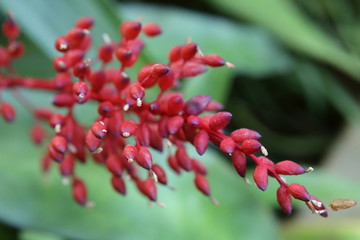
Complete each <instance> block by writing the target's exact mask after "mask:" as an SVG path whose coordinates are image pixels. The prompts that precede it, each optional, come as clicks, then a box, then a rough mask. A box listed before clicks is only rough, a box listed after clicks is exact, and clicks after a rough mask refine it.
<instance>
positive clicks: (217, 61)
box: [202, 54, 225, 67]
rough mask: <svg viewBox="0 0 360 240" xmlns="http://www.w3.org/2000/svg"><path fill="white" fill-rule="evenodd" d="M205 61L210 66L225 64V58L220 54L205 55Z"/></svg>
mask: <svg viewBox="0 0 360 240" xmlns="http://www.w3.org/2000/svg"><path fill="white" fill-rule="evenodd" d="M202 59H203V60H204V63H205V64H206V65H208V66H210V67H220V66H224V65H225V60H224V59H222V58H221V57H219V56H218V55H215V54H211V55H206V56H203V57H202Z"/></svg>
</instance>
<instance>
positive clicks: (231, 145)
mask: <svg viewBox="0 0 360 240" xmlns="http://www.w3.org/2000/svg"><path fill="white" fill-rule="evenodd" d="M220 149H221V151H223V152H224V153H226V154H232V153H233V152H234V150H235V142H234V140H233V139H232V138H230V137H226V138H224V139H223V140H222V141H221V143H220Z"/></svg>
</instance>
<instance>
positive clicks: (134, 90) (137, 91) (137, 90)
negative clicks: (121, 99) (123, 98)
mask: <svg viewBox="0 0 360 240" xmlns="http://www.w3.org/2000/svg"><path fill="white" fill-rule="evenodd" d="M129 93H130V96H131V97H132V98H133V99H134V100H136V105H137V106H138V107H141V105H142V101H141V99H143V98H144V96H145V90H144V88H143V87H142V86H141V85H140V84H138V83H134V84H132V85H131V86H130V89H129Z"/></svg>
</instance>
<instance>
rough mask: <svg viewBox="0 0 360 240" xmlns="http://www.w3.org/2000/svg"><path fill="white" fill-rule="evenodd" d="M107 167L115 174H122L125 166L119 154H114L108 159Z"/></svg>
mask: <svg viewBox="0 0 360 240" xmlns="http://www.w3.org/2000/svg"><path fill="white" fill-rule="evenodd" d="M106 167H107V169H108V170H109V171H110V172H111V173H112V174H113V175H115V176H118V177H119V176H121V174H122V171H123V168H122V166H121V163H120V159H119V157H118V156H116V155H114V154H112V155H110V156H109V157H108V158H107V159H106Z"/></svg>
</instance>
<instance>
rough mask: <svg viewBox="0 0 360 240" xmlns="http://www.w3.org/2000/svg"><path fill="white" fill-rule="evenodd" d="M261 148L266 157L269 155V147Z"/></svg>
mask: <svg viewBox="0 0 360 240" xmlns="http://www.w3.org/2000/svg"><path fill="white" fill-rule="evenodd" d="M260 150H261V153H262V154H263V155H264V156H265V157H266V156H267V155H269V153H268V151H267V149H266V148H265V147H264V146H261V148H260Z"/></svg>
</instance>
